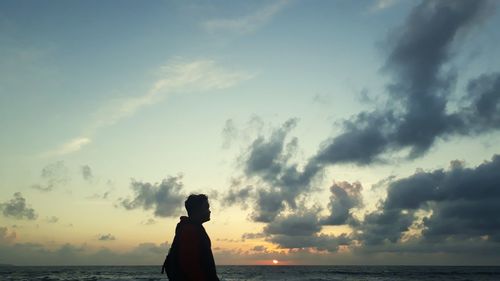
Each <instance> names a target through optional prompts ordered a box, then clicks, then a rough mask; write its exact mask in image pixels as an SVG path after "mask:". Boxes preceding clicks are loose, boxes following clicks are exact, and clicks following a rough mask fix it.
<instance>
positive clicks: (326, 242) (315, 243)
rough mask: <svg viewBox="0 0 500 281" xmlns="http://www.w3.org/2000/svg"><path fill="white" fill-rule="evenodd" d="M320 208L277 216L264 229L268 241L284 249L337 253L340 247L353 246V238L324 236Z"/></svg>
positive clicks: (302, 209) (299, 210)
mask: <svg viewBox="0 0 500 281" xmlns="http://www.w3.org/2000/svg"><path fill="white" fill-rule="evenodd" d="M320 211H321V210H320V209H319V208H312V209H306V208H303V207H301V208H299V209H297V210H296V211H295V212H293V213H291V214H289V215H286V216H284V215H280V216H277V217H276V218H275V219H274V220H273V221H271V222H269V223H267V225H266V226H265V227H264V229H263V234H264V235H265V237H266V240H268V241H270V242H273V243H275V244H277V245H278V246H279V247H280V248H284V249H303V248H314V249H316V250H320V251H329V252H336V251H337V250H338V249H339V246H340V245H349V244H351V241H352V238H351V237H349V236H347V235H345V234H342V235H339V236H334V235H326V234H322V233H320V232H321V229H322V226H321V223H320V219H319V217H320V215H319V212H320Z"/></svg>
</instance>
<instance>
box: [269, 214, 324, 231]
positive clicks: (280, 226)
mask: <svg viewBox="0 0 500 281" xmlns="http://www.w3.org/2000/svg"><path fill="white" fill-rule="evenodd" d="M318 211H319V210H318V209H313V210H302V211H300V212H295V213H293V214H291V215H288V216H278V217H276V218H275V219H274V220H273V221H272V222H269V223H268V224H267V225H266V226H265V227H264V233H265V234H268V235H286V236H309V235H313V234H315V233H318V232H319V231H320V230H321V226H320V224H319V221H318Z"/></svg>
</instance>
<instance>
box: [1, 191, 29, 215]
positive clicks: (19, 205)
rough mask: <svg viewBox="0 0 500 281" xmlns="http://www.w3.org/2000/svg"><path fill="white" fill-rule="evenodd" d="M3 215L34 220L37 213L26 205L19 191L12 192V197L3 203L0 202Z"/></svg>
mask: <svg viewBox="0 0 500 281" xmlns="http://www.w3.org/2000/svg"><path fill="white" fill-rule="evenodd" d="M0 208H1V209H2V212H3V215H4V216H6V217H12V218H16V219H27V220H35V219H36V218H37V217H38V215H37V214H36V212H35V210H34V209H33V208H30V207H28V205H27V204H26V199H24V197H23V196H22V194H21V193H20V192H16V193H14V198H12V199H10V201H7V202H5V203H2V204H0Z"/></svg>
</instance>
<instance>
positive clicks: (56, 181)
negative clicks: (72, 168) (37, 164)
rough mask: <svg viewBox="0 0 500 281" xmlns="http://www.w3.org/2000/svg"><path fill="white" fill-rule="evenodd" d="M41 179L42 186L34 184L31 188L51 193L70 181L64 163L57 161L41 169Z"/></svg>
mask: <svg viewBox="0 0 500 281" xmlns="http://www.w3.org/2000/svg"><path fill="white" fill-rule="evenodd" d="M40 176H41V178H42V180H43V181H44V183H43V184H34V185H32V188H34V189H37V190H40V191H45V192H47V191H52V190H53V189H54V188H57V187H59V186H62V185H66V184H68V182H69V181H70V179H69V176H68V169H67V168H66V165H65V164H64V161H57V162H54V163H51V164H48V165H47V166H45V167H44V168H43V169H42V172H41V175H40Z"/></svg>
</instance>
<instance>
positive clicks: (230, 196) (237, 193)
mask: <svg viewBox="0 0 500 281" xmlns="http://www.w3.org/2000/svg"><path fill="white" fill-rule="evenodd" d="M252 191H253V187H252V186H250V185H248V186H245V187H243V188H238V187H237V186H233V187H232V188H231V189H229V191H228V192H227V194H225V196H224V198H222V201H221V203H222V205H223V206H231V205H234V204H241V205H242V206H244V207H247V202H248V200H249V199H250V198H251V196H252Z"/></svg>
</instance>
